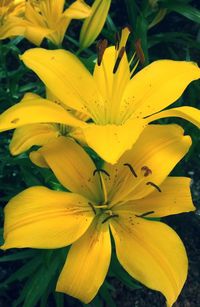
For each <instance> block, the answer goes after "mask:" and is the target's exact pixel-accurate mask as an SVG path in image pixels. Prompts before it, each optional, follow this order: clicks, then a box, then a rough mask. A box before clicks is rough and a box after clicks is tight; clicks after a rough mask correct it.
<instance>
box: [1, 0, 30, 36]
mask: <svg viewBox="0 0 200 307" xmlns="http://www.w3.org/2000/svg"><path fill="white" fill-rule="evenodd" d="M25 3H26V1H25V0H1V1H0V39H4V38H7V37H12V36H16V35H23V34H24V26H25V23H24V21H23V20H22V17H23V16H24V11H25Z"/></svg>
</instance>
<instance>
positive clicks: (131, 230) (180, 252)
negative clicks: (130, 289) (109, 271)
mask: <svg viewBox="0 0 200 307" xmlns="http://www.w3.org/2000/svg"><path fill="white" fill-rule="evenodd" d="M115 213H117V214H118V215H119V217H118V218H115V219H111V220H110V224H111V231H112V234H113V237H114V240H115V245H116V253H117V258H118V259H119V262H120V263H121V265H122V266H123V267H124V269H125V270H126V271H127V272H128V273H129V274H130V275H131V276H132V277H134V278H135V279H137V280H138V281H140V282H141V283H143V284H144V285H145V286H147V287H149V288H151V289H153V290H157V291H160V292H161V293H163V295H164V296H165V297H166V299H167V305H168V306H172V305H173V303H174V302H175V301H176V300H177V298H178V296H179V294H180V291H181V289H182V287H183V285H184V283H185V280H186V277H187V271H188V260H187V255H186V251H185V248H184V246H183V243H182V242H181V240H180V238H179V237H178V235H177V234H176V233H175V232H174V231H173V230H172V229H171V228H170V227H168V226H166V225H165V224H163V223H160V222H153V221H147V220H144V219H142V218H137V217H135V215H134V214H133V213H132V212H126V213H121V212H120V210H119V211H116V212H115ZM163 238H164V239H163Z"/></svg>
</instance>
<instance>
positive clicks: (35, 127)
mask: <svg viewBox="0 0 200 307" xmlns="http://www.w3.org/2000/svg"><path fill="white" fill-rule="evenodd" d="M58 135H59V130H58V129H57V128H56V126H54V125H52V124H32V125H25V126H23V127H20V128H17V129H16V130H15V132H14V134H13V137H12V139H11V142H10V145H9V149H10V152H11V154H12V155H19V154H21V153H22V152H25V151H27V150H29V149H30V148H31V147H32V146H34V145H37V146H42V145H44V144H46V143H47V142H49V141H50V140H52V139H54V138H56V137H58Z"/></svg>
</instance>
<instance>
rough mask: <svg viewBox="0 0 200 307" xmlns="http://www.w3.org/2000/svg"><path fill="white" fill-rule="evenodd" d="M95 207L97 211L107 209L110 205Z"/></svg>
mask: <svg viewBox="0 0 200 307" xmlns="http://www.w3.org/2000/svg"><path fill="white" fill-rule="evenodd" d="M93 207H94V208H96V209H107V208H108V205H93Z"/></svg>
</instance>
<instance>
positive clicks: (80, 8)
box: [0, 0, 91, 46]
mask: <svg viewBox="0 0 200 307" xmlns="http://www.w3.org/2000/svg"><path fill="white" fill-rule="evenodd" d="M6 2H8V1H6ZM15 3H16V4H15ZM64 4H65V1H64V0H40V1H37V0H27V1H12V2H11V1H9V6H10V7H11V8H14V7H15V10H14V9H12V10H11V9H8V10H7V15H8V18H4V19H3V22H2V24H3V26H2V27H1V28H0V39H3V38H7V37H10V36H13V35H14V36H15V35H23V36H25V37H26V38H27V39H28V40H29V41H31V42H32V43H33V44H36V45H38V46H39V45H40V44H41V43H42V40H43V39H44V38H45V37H46V38H48V39H49V40H50V41H52V42H53V43H54V44H55V45H60V44H61V43H62V41H63V38H64V35H65V32H66V30H67V28H68V26H69V24H70V22H71V20H72V19H82V18H86V17H88V16H89V15H90V14H91V8H90V7H89V6H88V5H87V4H86V3H85V2H84V1H83V0H76V1H74V2H73V3H72V4H71V5H70V6H69V7H68V8H67V9H66V10H64ZM14 13H15V15H16V16H17V18H16V17H15V19H13V17H12V15H14ZM7 15H6V16H7ZM16 25H17V27H16Z"/></svg>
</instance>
